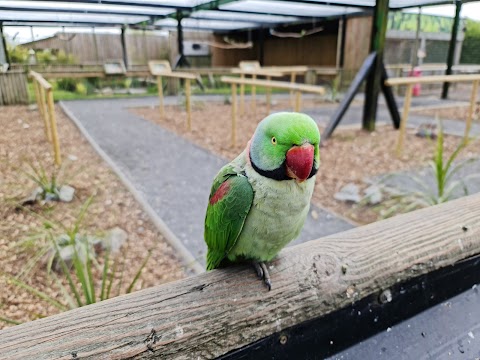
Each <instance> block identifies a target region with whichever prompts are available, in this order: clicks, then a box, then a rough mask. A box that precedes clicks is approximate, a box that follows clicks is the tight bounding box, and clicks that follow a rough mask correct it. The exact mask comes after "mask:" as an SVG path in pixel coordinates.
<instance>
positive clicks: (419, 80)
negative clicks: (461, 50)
mask: <svg viewBox="0 0 480 360" xmlns="http://www.w3.org/2000/svg"><path fill="white" fill-rule="evenodd" d="M475 80H480V74H471V75H431V76H420V77H417V76H408V77H399V78H389V79H388V80H386V81H385V85H388V86H396V85H409V84H433V83H443V82H470V81H475Z"/></svg>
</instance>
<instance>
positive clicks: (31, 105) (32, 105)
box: [27, 104, 38, 111]
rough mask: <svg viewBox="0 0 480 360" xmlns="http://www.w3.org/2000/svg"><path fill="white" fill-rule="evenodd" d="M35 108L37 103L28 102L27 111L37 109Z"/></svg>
mask: <svg viewBox="0 0 480 360" xmlns="http://www.w3.org/2000/svg"><path fill="white" fill-rule="evenodd" d="M37 108H38V106H37V104H30V105H28V107H27V109H28V111H35V110H37Z"/></svg>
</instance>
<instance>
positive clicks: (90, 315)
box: [0, 194, 480, 360]
mask: <svg viewBox="0 0 480 360" xmlns="http://www.w3.org/2000/svg"><path fill="white" fill-rule="evenodd" d="M479 259H480V194H477V195H473V196H469V197H464V198H461V199H459V200H455V201H451V202H448V203H446V204H442V205H439V206H434V207H430V208H427V209H423V210H418V211H414V212H411V213H408V214H405V215H399V216H396V217H394V218H391V219H387V220H384V221H379V222H377V223H373V224H370V225H367V226H363V227H359V228H356V229H353V230H349V231H346V232H343V233H339V234H335V235H331V236H328V237H325V238H322V239H319V240H314V241H310V242H307V243H304V244H301V245H297V246H294V247H290V248H287V249H285V250H283V251H282V252H281V253H280V255H279V256H278V258H277V259H276V260H274V261H273V262H272V263H271V264H270V265H269V268H270V275H271V278H272V284H273V287H272V290H271V291H267V289H266V288H265V286H264V284H263V283H262V282H261V281H259V280H258V279H257V277H256V275H255V274H254V271H253V268H251V267H249V266H246V265H238V266H233V267H229V268H226V269H221V270H214V271H211V272H208V273H203V274H200V275H197V276H194V277H190V278H187V279H183V280H180V281H177V282H172V283H168V284H165V285H161V286H157V287H153V288H149V289H145V290H141V291H138V292H135V293H132V294H128V295H124V296H119V297H116V298H113V299H109V300H105V301H102V302H100V303H96V304H93V305H89V306H85V307H82V308H78V309H75V310H71V311H67V312H64V313H61V314H58V315H55V316H51V317H48V318H44V319H40V320H35V321H32V322H29V323H25V324H22V325H18V326H15V327H12V328H8V329H5V330H2V331H0V354H1V355H2V358H5V359H10V360H15V359H22V360H23V359H32V358H35V359H82V360H85V359H107V358H108V359H125V358H135V359H153V358H165V359H200V358H201V359H204V358H215V357H219V356H223V355H225V354H227V353H228V354H229V356H227V358H255V356H254V355H255V351H258V350H261V347H262V346H265V341H266V340H268V344H267V345H268V346H270V350H271V351H273V350H274V349H276V350H277V352H282V351H287V350H288V349H289V346H290V344H299V343H300V344H301V341H302V340H303V339H305V338H306V337H307V335H308V336H310V335H312V333H311V331H313V330H315V331H317V332H316V333H314V334H316V335H313V336H317V338H316V341H317V343H316V344H317V346H316V347H315V349H314V351H316V354H319V353H321V352H322V351H323V352H325V350H328V349H329V348H330V347H333V346H332V345H334V344H333V343H335V345H336V344H337V341H340V340H341V337H342V335H341V334H340V335H339V336H338V337H336V338H332V337H331V336H333V335H332V334H333V333H334V331H335V328H336V327H338V326H340V325H341V324H340V325H339V323H345V325H346V326H349V327H351V326H352V325H351V324H353V323H355V324H357V319H358V318H359V317H360V316H361V314H358V312H359V310H360V309H362V310H364V311H363V313H364V314H363V315H364V316H365V317H366V320H365V321H367V320H368V324H367V323H365V324H363V326H362V328H361V331H360V332H361V333H362V335H365V334H367V333H369V331H370V329H376V328H375V326H376V324H375V322H374V321H373V320H372V319H373V318H371V316H370V312H373V311H378V312H379V313H380V315H381V317H383V315H382V314H384V313H385V311H386V310H388V311H391V314H393V315H392V316H393V318H395V319H396V321H401V320H403V319H402V316H396V315H398V314H400V313H402V312H403V311H406V310H409V309H413V307H414V303H417V302H418V301H420V302H421V303H422V304H423V303H425V304H426V307H429V306H432V304H437V303H439V302H442V301H445V300H446V298H445V297H444V296H443V295H442V296H440V294H444V295H446V296H450V297H451V296H453V295H455V294H452V293H451V292H450V293H448V294H446V293H445V290H447V289H455V291H459V292H461V291H465V290H466V289H468V288H471V287H472V285H474V284H476V283H477V282H478V281H480V272H478V264H479ZM467 265H468V266H470V268H471V269H473V270H472V271H471V273H469V274H470V276H469V277H465V276H463V275H464V274H463V273H462V271H464V270H465V269H466V266H467ZM439 271H443V274H444V275H443V276H442V277H440V278H439V277H436V278H437V279H440V280H439V282H437V283H433V282H432V279H434V278H435V274H436V273H437V272H439ZM445 273H447V274H450V276H459V277H462V281H461V283H462V284H463V285H462V286H461V287H459V286H457V285H458V284H459V283H460V282H458V281H455V279H453V278H451V277H448V276H445ZM406 284H407V285H406ZM462 287H463V288H462ZM447 298H448V297H447ZM364 301H367V302H368V303H367V304H365V303H364ZM356 305H358V306H359V308H358V310H356V308H355V306H356ZM364 305H365V307H363V306H364ZM366 305H369V306H366ZM352 306H353V308H352ZM360 306H362V307H360ZM342 309H346V310H348V311H346V312H345V311H344V312H343V313H344V316H345V318H344V319H342V321H340V322H339V323H338V322H335V321H334V319H335V316H336V314H338V313H339V311H343V310H342ZM352 309H353V310H352ZM368 309H370V310H371V311H370V312H369V311H368ZM415 309H416V311H417V312H420V311H422V310H424V309H425V308H422V309H420V308H417V307H415ZM412 315H414V314H412V313H411V312H410V316H412ZM337 320H338V319H337ZM392 322H393V320H392ZM334 325H335V326H334ZM391 325H394V324H390V325H388V326H391ZM299 326H301V329H300V330H301V331H300V330H298V329H299V328H298V327H299ZM380 330H381V329H377V330H376V331H380ZM383 330H384V329H383ZM322 331H323V332H325V333H326V334H327V337H326V338H325V339H324V338H321V339H319V337H320V336H321V335H320V334H321V333H322ZM357 340H358V339H357ZM290 350H292V349H290ZM293 350H295V349H293ZM301 350H302V348H301V346H300V345H298V348H297V349H296V351H297V353H298V352H299V351H301ZM246 351H250V355H251V356H250V357H246V356H245V352H246ZM293 353H295V351H293ZM242 354H243V357H242ZM313 357H314V356H312V355H311V356H310V358H313ZM318 357H319V358H323V356H318ZM292 358H295V357H294V356H293V357H292Z"/></svg>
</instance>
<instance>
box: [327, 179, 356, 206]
mask: <svg viewBox="0 0 480 360" xmlns="http://www.w3.org/2000/svg"><path fill="white" fill-rule="evenodd" d="M334 198H335V199H336V200H340V201H351V202H354V203H357V204H358V203H359V202H360V201H361V198H360V194H359V189H358V186H357V185H355V184H353V183H349V184H347V185H345V186H344V187H343V188H342V189H341V190H340V191H339V192H337V193H336V194H335V195H334Z"/></svg>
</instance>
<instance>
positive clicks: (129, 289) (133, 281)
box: [126, 250, 152, 294]
mask: <svg viewBox="0 0 480 360" xmlns="http://www.w3.org/2000/svg"><path fill="white" fill-rule="evenodd" d="M151 255H152V251H151V250H149V251H148V255H147V256H146V257H145V259H144V260H143V262H142V265H140V268H139V269H138V270H137V273H136V274H135V277H134V278H133V280H132V282H131V283H130V285H129V286H128V288H127V291H126V293H127V294H129V293H130V292H132V289H133V287H134V286H135V283H136V282H137V281H138V279H139V278H140V275H141V274H142V270H143V268H144V267H145V265H147V261H148V259H150V256H151Z"/></svg>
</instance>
